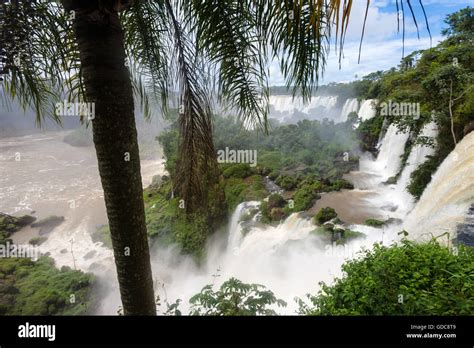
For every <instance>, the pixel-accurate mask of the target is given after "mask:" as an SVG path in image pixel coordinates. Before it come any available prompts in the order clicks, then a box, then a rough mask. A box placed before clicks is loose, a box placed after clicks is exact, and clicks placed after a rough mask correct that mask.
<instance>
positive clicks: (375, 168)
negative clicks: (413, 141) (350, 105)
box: [359, 112, 409, 181]
mask: <svg viewBox="0 0 474 348" xmlns="http://www.w3.org/2000/svg"><path fill="white" fill-rule="evenodd" d="M359 113H360V112H359ZM408 136H409V132H404V131H399V130H398V128H397V126H396V125H395V124H391V125H390V126H389V127H388V129H387V132H386V133H385V136H384V138H383V140H382V144H381V146H380V150H379V154H378V156H377V160H376V161H372V160H370V159H367V157H363V158H361V161H360V170H361V171H364V172H371V173H374V174H376V175H378V176H380V177H381V179H382V181H386V180H387V179H388V178H390V177H392V176H394V175H395V174H397V173H398V171H399V169H400V164H401V156H402V155H403V153H404V151H405V143H406V142H407V140H408Z"/></svg>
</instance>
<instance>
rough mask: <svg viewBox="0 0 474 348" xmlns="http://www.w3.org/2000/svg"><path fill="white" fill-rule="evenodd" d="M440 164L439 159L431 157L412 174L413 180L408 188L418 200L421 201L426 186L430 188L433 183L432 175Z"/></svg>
mask: <svg viewBox="0 0 474 348" xmlns="http://www.w3.org/2000/svg"><path fill="white" fill-rule="evenodd" d="M439 164H440V163H439V160H438V159H437V158H435V157H430V158H428V159H427V160H426V161H425V162H424V163H422V164H420V165H419V166H418V168H416V169H415V170H414V171H413V173H411V176H410V178H411V180H410V183H409V184H408V186H407V191H408V192H410V193H411V194H412V195H413V196H414V197H415V198H416V199H420V197H421V195H422V193H423V191H424V190H425V188H426V186H428V184H429V183H430V181H431V175H432V174H433V173H434V172H435V171H436V169H437V168H438V166H439Z"/></svg>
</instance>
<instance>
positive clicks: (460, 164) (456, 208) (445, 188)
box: [404, 132, 474, 243]
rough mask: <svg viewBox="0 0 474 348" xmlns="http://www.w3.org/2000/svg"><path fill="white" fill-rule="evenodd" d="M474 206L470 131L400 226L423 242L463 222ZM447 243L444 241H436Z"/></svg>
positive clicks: (452, 231) (452, 232) (473, 147)
mask: <svg viewBox="0 0 474 348" xmlns="http://www.w3.org/2000/svg"><path fill="white" fill-rule="evenodd" d="M473 203H474V132H471V133H469V134H468V135H466V136H465V137H464V138H463V140H462V141H460V142H459V143H458V144H457V145H456V147H455V149H454V150H453V151H452V152H451V153H450V154H449V155H448V157H446V158H445V159H444V161H443V163H441V165H440V166H439V168H438V170H437V171H436V173H435V174H434V175H433V177H432V179H431V182H430V183H429V184H428V186H427V187H426V189H425V191H424V192H423V194H422V196H421V198H420V200H419V202H418V203H417V205H416V206H415V208H414V209H413V210H412V211H411V212H410V214H409V215H408V216H407V218H406V220H405V222H404V227H405V229H406V230H407V231H408V232H409V233H410V236H411V238H413V239H415V240H426V239H430V238H431V237H432V236H435V237H436V236H440V235H441V234H443V233H445V232H449V237H450V238H451V239H452V238H454V237H456V236H455V231H456V226H457V224H459V223H462V222H464V221H465V219H466V212H467V210H468V209H469V207H470V206H471V205H472V204H473ZM439 240H440V241H441V242H446V243H447V242H448V238H441V239H439Z"/></svg>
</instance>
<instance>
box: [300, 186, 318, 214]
mask: <svg viewBox="0 0 474 348" xmlns="http://www.w3.org/2000/svg"><path fill="white" fill-rule="evenodd" d="M316 187H317V185H304V186H302V187H301V188H299V189H298V190H297V191H296V192H295V195H294V196H293V200H294V201H295V206H294V209H293V211H303V210H307V209H309V208H311V207H312V206H313V203H314V201H315V200H316V199H317V198H319V197H320V196H319V194H318V192H317V190H316Z"/></svg>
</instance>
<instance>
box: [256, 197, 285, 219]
mask: <svg viewBox="0 0 474 348" xmlns="http://www.w3.org/2000/svg"><path fill="white" fill-rule="evenodd" d="M285 205H286V201H285V199H284V198H283V197H282V196H281V195H279V194H277V193H274V194H272V195H270V196H269V197H268V201H262V202H261V203H260V207H259V211H260V213H261V215H262V216H261V219H260V222H263V223H271V222H278V221H280V220H281V219H283V218H285V217H286V216H287V215H288V214H287V211H286V208H285V209H283V208H284V207H285Z"/></svg>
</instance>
